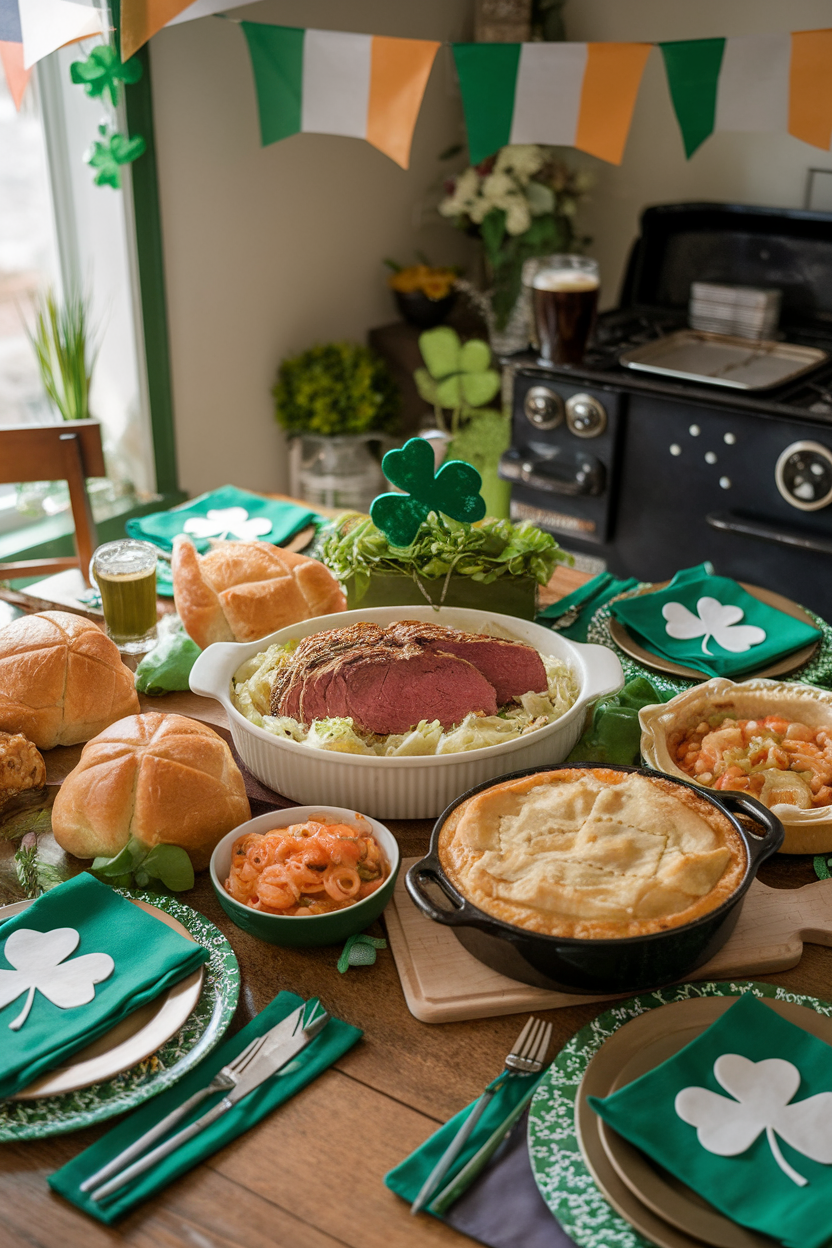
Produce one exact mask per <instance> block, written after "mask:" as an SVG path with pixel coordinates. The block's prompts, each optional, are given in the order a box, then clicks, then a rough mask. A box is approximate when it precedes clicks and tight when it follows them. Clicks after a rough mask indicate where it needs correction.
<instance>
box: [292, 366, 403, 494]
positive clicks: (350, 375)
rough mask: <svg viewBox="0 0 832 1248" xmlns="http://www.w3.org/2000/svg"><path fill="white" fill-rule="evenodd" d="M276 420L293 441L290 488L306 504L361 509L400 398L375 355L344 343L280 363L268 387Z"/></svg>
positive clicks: (377, 485) (378, 482)
mask: <svg viewBox="0 0 832 1248" xmlns="http://www.w3.org/2000/svg"><path fill="white" fill-rule="evenodd" d="M272 393H273V395H274V400H275V417H276V419H277V421H278V423H279V424H280V425H282V426H283V428H284V429H285V430H286V432H287V434H288V435H289V437H290V439H292V440H293V442H292V447H293V452H295V453H294V454H293V458H294V460H295V461H296V462H297V464H298V469H297V478H298V479H297V485H294V484H293V492H294V493H297V494H298V495H299V496H300V497H301V498H303V499H304V500H305V501H306V502H309V503H312V504H318V505H323V506H329V507H350V508H356V509H360V510H367V509H368V508H369V506H370V502H371V501H372V499H373V498H374V497H375V495H376V494H377V493H378V491H379V489H381V488H382V487H383V482H384V477H383V474H382V471H381V467H380V464H379V459H380V455H379V454H378V453H377V454H375V455H374V454H373V450H372V448H373V446H374V444H376V450H377V452H378V451H382V450H383V449H385V434H386V433H387V432H389V431H391V430H392V428H393V427H394V426H395V423H396V420H397V418H398V414H399V406H400V402H401V395H400V393H399V388H398V386H397V385H396V382H395V381H394V379H393V376H392V374H391V373H390V370H389V368H388V367H387V365H386V364H385V362H384V360H383V359H382V358H381V356H379V355H377V354H376V353H375V352H374V351H371V350H370V349H369V348H368V347H362V346H358V345H357V344H355V343H351V342H331V343H327V344H325V345H324V346H316V347H311V348H310V349H309V350H308V351H303V352H301V354H300V355H296V356H293V357H292V358H291V359H287V360H284V361H283V363H282V364H281V366H280V370H279V372H278V377H277V383H276V385H275V386H274V389H273V391H272Z"/></svg>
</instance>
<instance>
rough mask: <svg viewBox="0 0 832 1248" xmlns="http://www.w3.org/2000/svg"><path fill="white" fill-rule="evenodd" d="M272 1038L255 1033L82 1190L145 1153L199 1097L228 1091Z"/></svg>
mask: <svg viewBox="0 0 832 1248" xmlns="http://www.w3.org/2000/svg"><path fill="white" fill-rule="evenodd" d="M268 1038H269V1033H268V1032H266V1034H265V1035H262V1036H255V1038H254V1039H253V1040H252V1041H251V1043H250V1044H247V1045H246V1047H245V1048H244V1049H242V1050H241V1052H239V1053H238V1054H237V1056H236V1057H235V1058H234V1061H233V1062H229V1063H228V1065H227V1066H223V1068H222V1070H218V1071H217V1073H216V1074H215V1075H214V1078H213V1079H212V1080H211V1082H210V1083H209V1084H207V1085H206V1087H204V1088H200V1089H199V1091H198V1092H194V1094H193V1096H189V1097H188V1099H187V1101H183V1102H182V1104H181V1105H179V1106H178V1107H177V1108H176V1109H174V1110H172V1111H171V1112H170V1113H169V1114H167V1115H166V1116H165V1117H164V1118H162V1119H161V1121H159V1122H157V1123H156V1125H155V1127H151V1129H150V1130H149V1131H147V1132H146V1133H145V1134H144V1135H143V1136H141V1137H140V1138H139V1139H138V1140H136V1142H135V1143H134V1144H131V1145H130V1147H129V1148H126V1149H125V1150H124V1152H122V1153H119V1155H118V1157H114V1158H113V1160H112V1161H111V1162H108V1164H107V1165H106V1166H102V1168H101V1169H100V1170H98V1171H96V1173H95V1174H92V1175H90V1177H89V1178H88V1179H85V1180H84V1182H83V1183H82V1184H81V1185H80V1187H81V1191H82V1192H88V1191H89V1190H90V1189H91V1188H93V1187H97V1186H98V1185H99V1184H100V1183H103V1182H104V1180H105V1179H108V1178H109V1177H110V1175H111V1174H115V1173H116V1171H117V1170H121V1169H122V1167H124V1166H126V1165H127V1164H128V1163H129V1162H131V1161H133V1160H134V1158H136V1157H138V1156H139V1154H140V1153H144V1152H145V1151H146V1150H147V1148H148V1145H150V1144H152V1143H154V1142H155V1141H156V1140H158V1139H160V1138H161V1137H162V1136H163V1135H166V1134H167V1132H168V1131H169V1130H170V1129H171V1127H173V1126H175V1124H176V1123H177V1122H181V1120H182V1119H183V1118H185V1117H187V1115H188V1114H189V1113H190V1112H191V1110H192V1109H193V1108H194V1107H195V1106H196V1105H199V1103H200V1101H204V1100H205V1098H206V1097H208V1096H212V1095H213V1094H214V1093H215V1092H227V1091H228V1089H229V1088H233V1087H235V1086H236V1084H237V1083H239V1081H240V1077H241V1075H242V1074H243V1072H244V1070H245V1069H246V1067H247V1066H248V1065H249V1064H250V1063H251V1062H252V1061H253V1060H254V1058H255V1057H256V1056H257V1054H258V1053H259V1052H260V1050H261V1048H262V1047H263V1045H264V1044H265V1043H266V1041H267V1040H268Z"/></svg>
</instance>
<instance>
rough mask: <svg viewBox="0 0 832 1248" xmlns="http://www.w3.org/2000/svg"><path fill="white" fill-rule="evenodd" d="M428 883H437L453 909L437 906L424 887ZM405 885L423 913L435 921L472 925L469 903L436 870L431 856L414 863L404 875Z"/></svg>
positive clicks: (445, 923) (447, 924) (462, 925)
mask: <svg viewBox="0 0 832 1248" xmlns="http://www.w3.org/2000/svg"><path fill="white" fill-rule="evenodd" d="M426 883H430V884H435V885H436V887H437V888H438V889H439V891H440V892H441V893H442V895H443V896H444V897H447V899H448V901H449V902H450V903H451V905H452V906H453V909H452V910H447V909H446V908H445V907H444V906H437V905H436V903H435V902H434V901H433V900H432V899H431V898H430V897H429V896H428V894H427V892H426V891H425V889H424V886H425V884H426ZM404 886H405V888H406V889H407V891H408V893H409V894H410V897H411V900H412V901H414V902H415V903H416V905H417V906H418V908H419V909H420V910H421V911H422V913H423V914H426V915H427V916H428V918H429V919H433V921H434V923H443V924H444V925H445V927H465V926H470V925H471V923H472V921H473V917H474V916H473V915H472V914H471V913H470V908H469V906H468V903H467V902H466V901H465V900H464V899H463V898H461V897H459V895H458V894H457V893H456V892H454V891H453V890H452V889H451V886H450V885H449V883H448V881H447V880H446V879H445V877H444V876H443V875H442V874H441V872H439V871H437V870H436V866H435V864H434V862H433V861H432V860H431V859H430V858H423V859H422V861H421V862H416V863H414V864H413V866H412V867H411V868H410V870H409V871H408V873H407V875H406V876H405V877H404Z"/></svg>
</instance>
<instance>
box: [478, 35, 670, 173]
mask: <svg viewBox="0 0 832 1248" xmlns="http://www.w3.org/2000/svg"><path fill="white" fill-rule="evenodd" d="M651 47H652V44H649V43H457V44H454V60H455V61H456V67H457V72H458V74H459V84H460V89H461V91H462V104H463V108H464V110H465V124H466V128H467V131H468V147H469V150H470V156H471V163H472V164H475V165H476V164H479V163H480V161H482V160H484V159H485V158H486V157H487V156H492V155H493V154H494V152H496V151H497V150H498V149H499V148H501V147H504V146H505V145H506V144H507V143H547V144H553V145H561V144H563V145H565V146H569V147H577V148H579V149H580V150H581V151H583V152H590V153H591V154H592V155H593V156H599V157H600V158H601V159H602V160H607V161H609V162H610V163H611V164H616V165H618V164H620V163H621V159H622V157H623V155H624V147H625V144H626V142H627V135H628V134H629V131H630V123H631V121H632V117H633V109H634V107H635V102H636V96H637V94H638V88H639V84H640V83H641V76H642V73H643V71H644V66H645V63H646V61H647V57H648V56H649V54H650V49H651Z"/></svg>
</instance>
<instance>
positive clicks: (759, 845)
mask: <svg viewBox="0 0 832 1248" xmlns="http://www.w3.org/2000/svg"><path fill="white" fill-rule="evenodd" d="M714 796H716V794H714ZM718 800H719V802H720V803H721V804H722V805H723V806H725V807H727V808H728V810H729V811H731V812H732V813H733V814H742V815H746V816H747V817H748V818H749V819H753V820H754V822H755V823H759V824H762V827H763V832H762V835H761V834H759V833H757V832H751V830H750V829H746V831H748V832H749V833H750V835H751V837H752V838H753V839H752V840H750V841H749V844H748V849H749V856H750V859H751V862H750V865H751V866H752V867H754V868H756V867H758V866H759V864H760V863H761V862H763V861H764V860H765V859H766V858H770V857H771V855H772V854H776V853H777V851H778V849H779V848H780V846H781V845H782V844H783V837H784V836H785V835H786V833H785V831H784V828H783V825H782V823H781V822H780V820H779V819H778V818H777V816H776V815H774V814H772V812H771V811H770V810H769V808H768V807H767V806H764V805H763V803H762V802H761V801H758V800H757V798H756V797H752V796H751V794H750V793H732V792H731V791H730V790H728V791H726V790H723V791H722V792H721V793H720V794H719V797H718Z"/></svg>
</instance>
